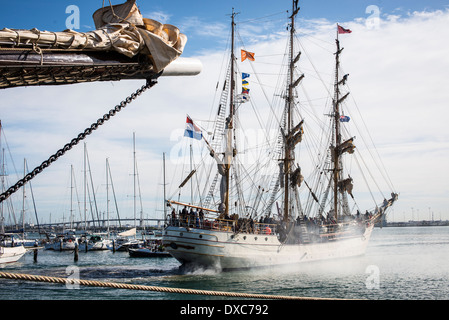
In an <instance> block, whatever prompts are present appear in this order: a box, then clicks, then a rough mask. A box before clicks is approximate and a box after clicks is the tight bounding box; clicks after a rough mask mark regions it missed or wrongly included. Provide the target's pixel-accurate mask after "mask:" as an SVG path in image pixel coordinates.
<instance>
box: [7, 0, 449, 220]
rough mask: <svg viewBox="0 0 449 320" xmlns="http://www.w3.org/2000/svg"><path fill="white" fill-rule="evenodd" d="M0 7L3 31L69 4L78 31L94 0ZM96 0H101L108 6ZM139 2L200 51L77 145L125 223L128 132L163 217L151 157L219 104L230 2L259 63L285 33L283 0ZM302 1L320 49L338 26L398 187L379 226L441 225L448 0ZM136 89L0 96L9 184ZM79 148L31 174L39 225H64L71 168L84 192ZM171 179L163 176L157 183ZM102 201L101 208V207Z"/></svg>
mask: <svg viewBox="0 0 449 320" xmlns="http://www.w3.org/2000/svg"><path fill="white" fill-rule="evenodd" d="M4 2H5V3H4V4H2V6H3V10H2V11H1V12H0V29H1V28H11V29H13V28H15V29H32V28H37V29H39V30H49V31H62V30H64V29H66V28H67V27H70V26H69V25H68V24H67V23H69V24H70V23H71V22H73V20H70V19H69V21H68V18H69V17H71V15H72V14H73V13H74V11H71V9H70V8H73V6H76V8H78V9H79V17H80V19H79V26H76V27H77V28H74V29H75V30H76V31H79V32H88V31H91V30H94V23H93V20H92V13H93V12H94V11H95V10H96V9H98V8H100V7H101V6H102V4H103V1H74V0H60V1H57V2H55V1H39V2H36V1H27V0H25V1H15V2H6V1H4ZM121 2H122V1H112V4H119V3H121ZM104 3H105V5H108V4H109V1H104ZM137 4H138V6H139V9H140V11H141V13H142V15H143V16H144V17H148V18H153V19H155V20H158V21H160V22H163V23H169V24H173V25H175V26H177V27H178V28H179V29H180V30H181V32H183V33H184V34H186V35H187V37H188V41H187V45H186V47H185V50H184V52H183V54H182V56H183V57H190V58H196V59H199V60H200V61H201V62H202V64H203V70H202V72H201V74H200V75H198V76H195V77H176V78H174V77H173V78H168V77H166V78H160V79H159V83H158V84H157V85H156V86H155V87H154V88H152V89H151V90H149V91H147V92H146V93H145V94H144V95H143V96H142V97H139V98H138V99H137V100H136V101H135V102H133V103H132V104H131V105H130V106H129V107H127V108H126V109H125V110H123V111H122V112H120V113H119V114H118V115H117V116H116V117H114V118H113V119H112V120H110V121H109V122H108V123H106V124H105V125H103V126H102V127H101V128H100V129H98V130H97V131H95V132H94V133H92V135H90V136H89V137H88V138H87V139H86V140H85V142H86V148H87V150H88V155H89V159H90V164H91V171H92V176H93V180H94V188H95V189H96V190H97V193H98V194H102V196H99V199H102V198H104V189H105V188H106V178H105V176H106V173H105V171H106V169H105V162H106V158H107V159H108V161H109V164H110V167H111V173H112V177H113V181H114V184H115V185H114V188H115V192H116V194H117V198H118V202H119V206H120V207H121V209H120V216H121V217H122V218H123V217H129V218H132V217H133V204H132V203H133V193H134V190H133V186H134V184H133V152H134V151H133V133H135V137H136V149H135V150H136V152H135V155H136V159H137V164H138V172H139V182H140V191H141V194H142V198H143V204H144V205H143V211H144V213H145V216H146V217H156V218H160V217H162V205H161V204H162V183H163V180H162V154H163V153H164V152H165V153H166V154H167V159H168V161H167V163H168V171H169V170H171V164H173V162H174V161H172V160H173V155H174V154H175V153H176V152H175V151H174V150H176V146H177V145H178V144H179V142H180V141H181V139H182V134H183V130H184V124H185V116H186V114H187V113H188V114H190V115H192V116H193V117H196V118H199V119H205V118H208V116H209V115H210V112H211V108H212V107H216V106H213V103H214V91H215V86H216V83H217V80H218V78H219V76H220V74H219V69H220V66H221V64H222V60H223V53H224V50H225V49H226V46H227V43H228V42H227V41H228V39H229V32H230V19H229V15H230V13H231V12H232V8H234V10H235V11H236V12H238V13H239V14H238V15H237V17H236V21H237V23H238V24H239V30H240V35H241V36H242V38H243V41H244V42H245V44H246V45H248V47H249V48H251V50H253V51H254V52H256V57H257V55H259V56H260V55H267V56H268V55H269V54H270V53H272V54H273V55H275V54H278V53H283V51H284V47H283V46H282V45H283V44H284V43H285V41H283V40H282V38H283V37H284V36H285V34H284V32H285V27H286V24H287V10H291V2H290V1H287V0H280V1H268V0H262V1H260V0H258V1H253V0H248V1H245V2H242V1H213V2H211V1H203V0H201V1H199V0H197V1H178V0H173V1H170V2H164V1H159V2H155V1H143V0H141V1H137ZM299 5H300V7H301V11H300V14H299V16H298V19H299V20H298V28H299V30H300V32H299V34H300V35H301V34H302V35H305V36H306V38H307V37H308V36H310V37H309V38H308V39H309V40H313V41H312V42H313V43H314V44H315V45H317V46H323V47H325V49H327V48H328V47H329V44H330V45H332V43H333V38H334V37H335V31H334V30H335V24H336V23H340V24H341V25H343V26H345V27H347V28H350V29H351V30H352V31H353V32H352V33H351V34H349V35H344V37H342V39H341V40H342V41H343V43H344V45H343V46H344V47H345V54H344V56H343V63H344V68H345V71H346V72H348V73H349V74H350V75H351V78H350V86H351V96H353V97H354V99H355V100H356V101H357V105H358V106H359V107H360V108H361V109H362V111H363V113H364V119H365V121H366V122H367V126H368V127H370V133H371V135H372V138H373V140H374V141H375V143H376V146H377V148H378V152H379V153H380V154H381V158H382V160H383V163H384V165H385V167H386V168H387V171H388V173H389V177H390V179H391V181H392V183H393V185H394V187H395V189H396V190H395V191H397V192H398V193H399V194H400V199H399V201H398V202H397V204H395V206H394V209H393V210H392V212H390V214H389V220H390V221H408V220H411V219H414V220H417V219H419V220H423V219H426V220H429V219H431V218H432V216H433V218H434V219H440V218H441V219H443V220H445V219H449V179H448V178H449V168H448V166H447V159H448V158H449V133H448V131H447V129H446V127H447V126H446V120H445V119H447V116H448V115H449V111H448V110H449V109H448V108H447V101H449V93H448V91H449V90H447V87H448V84H449V80H448V78H447V70H448V69H449V45H448V44H447V39H448V38H449V29H448V28H447V25H448V23H449V10H448V8H449V3H448V2H447V1H446V2H445V1H410V0H408V1H405V0H404V1H399V0H390V1H380V0H377V1H376V0H373V1H360V0H342V1H338V2H336V1H299ZM69 9H70V10H69ZM66 11H67V12H66ZM281 40H282V41H281ZM307 41H308V40H307ZM321 43H322V45H321ZM313 50H314V49H311V53H314V52H315V51H313ZM328 50H331V49H328ZM324 51H326V50H324ZM261 52H263V54H262V53H261ZM317 55H318V54H317ZM320 58H321V56H318V57H317V60H318V61H317V62H316V63H317V66H318V68H326V67H328V66H327V65H326V62H325V61H324V60H326V58H325V57H324V56H323V59H320ZM330 58H331V59H332V54H330ZM264 61H267V60H264ZM326 61H328V60H326ZM329 61H331V60H329ZM260 68H266V69H267V70H268V69H269V68H270V65H269V63H267V65H266V66H264V65H263V64H261V65H260ZM328 72H330V71H328ZM142 85H143V81H139V80H132V81H118V82H105V83H89V84H76V85H66V86H47V87H27V88H13V89H6V90H1V91H0V94H1V99H0V120H1V121H2V126H3V129H4V132H2V133H4V136H2V148H5V145H6V143H5V142H4V140H3V139H4V138H6V141H7V149H8V153H10V154H11V155H7V162H8V165H7V169H8V177H7V180H8V183H9V185H11V184H13V183H15V182H16V181H17V180H18V179H20V178H21V177H22V176H23V163H24V159H26V161H27V165H28V168H29V170H32V169H33V168H34V167H36V166H37V165H39V164H40V163H41V162H42V161H44V160H46V159H47V158H48V157H49V156H50V155H51V154H53V153H54V152H56V151H57V150H58V149H59V148H61V147H62V146H63V145H64V144H66V143H67V142H69V141H70V140H71V139H72V138H74V137H76V136H77V135H78V134H79V133H80V132H82V131H83V130H84V129H85V128H87V127H88V126H90V124H91V123H93V122H95V121H96V119H98V118H99V117H101V116H102V115H103V114H104V113H106V112H107V111H109V110H110V109H112V108H113V107H114V106H115V105H117V104H118V103H119V102H120V101H122V100H123V99H124V98H125V97H126V96H128V95H129V94H131V93H132V92H134V91H135V90H136V89H137V88H139V87H140V86H142ZM83 151H84V148H83V144H82V143H81V144H80V145H78V146H76V147H75V148H73V149H72V150H70V151H69V152H67V153H66V154H65V155H64V156H63V157H61V158H60V159H58V160H57V161H56V162H55V163H53V164H52V165H51V166H50V167H49V168H47V169H45V170H44V172H43V173H41V174H40V175H38V176H37V177H36V178H34V179H33V180H32V188H33V195H34V198H35V200H36V208H37V211H38V216H39V219H40V222H43V223H45V222H49V221H50V219H51V221H53V222H55V221H59V222H60V221H62V219H64V220H65V221H67V220H68V214H69V210H70V190H71V187H70V186H71V184H70V181H71V176H70V171H71V166H73V168H74V172H75V176H76V184H77V192H78V194H79V195H78V196H79V198H80V199H81V198H82V197H83V188H82V186H83V181H82V177H83V159H84V156H83ZM11 158H12V159H11ZM169 175H170V174H169ZM175 184H177V182H174V181H171V180H170V181H169V182H167V186H168V189H173V188H172V187H173V185H175ZM72 190H73V189H72ZM102 190H103V191H102ZM19 193H21V191H19V192H18V193H17V194H16V195H14V197H18V196H19ZM20 197H21V194H20ZM30 200H31V195H30V194H27V209H26V210H27V211H26V212H27V213H26V216H27V217H29V218H28V219H32V218H34V208H33V204H32V203H30ZM15 201H16V202H17V203H16V204H15V209H16V211H18V212H20V210H21V209H22V208H21V200H20V199H16V200H15ZM99 206H100V205H99ZM101 207H102V208H101V209H100V211H103V212H104V210H105V209H104V207H105V205H104V201H103V204H101ZM139 207H140V204H139ZM138 210H140V209H138ZM17 216H20V213H17ZM27 221H29V220H27ZM31 222H34V220H32V221H31Z"/></svg>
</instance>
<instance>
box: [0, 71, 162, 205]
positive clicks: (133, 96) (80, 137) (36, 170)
mask: <svg viewBox="0 0 449 320" xmlns="http://www.w3.org/2000/svg"><path fill="white" fill-rule="evenodd" d="M156 79H157V76H156V78H151V79H147V82H146V84H145V85H143V86H142V87H141V88H139V89H137V90H136V91H135V92H133V93H132V94H131V95H129V96H128V97H126V99H125V100H123V101H122V102H120V103H119V104H118V105H116V106H115V108H113V109H111V110H109V112H108V113H106V114H104V115H103V117H101V118H99V119H98V120H97V121H96V122H94V123H93V124H92V125H91V126H90V127H89V128H87V129H85V130H84V132H82V133H80V134H79V135H78V136H77V137H76V138H74V139H72V141H70V142H69V143H67V144H66V145H65V146H64V147H62V148H61V149H59V150H58V151H56V153H55V154H53V155H51V156H50V157H49V158H48V159H47V160H45V161H44V162H42V163H41V164H40V165H39V166H37V167H36V168H34V170H33V171H31V172H30V173H28V174H27V175H25V176H24V177H23V178H22V179H20V180H19V181H17V182H16V183H15V184H14V185H13V186H11V187H9V188H8V190H6V191H5V192H4V193H2V194H1V195H0V203H2V202H3V201H4V200H6V199H8V198H9V196H11V195H12V194H13V193H14V192H16V191H17V190H19V189H20V188H21V187H23V186H24V185H25V183H27V182H28V181H30V180H31V179H33V178H34V177H35V176H37V175H38V174H39V173H41V172H42V171H43V170H44V169H45V168H47V167H48V166H50V164H52V163H53V162H55V161H56V160H57V159H58V158H59V157H61V156H62V155H64V154H65V153H66V152H67V151H69V150H70V149H72V148H73V147H74V146H76V145H77V144H78V143H79V142H80V141H82V140H84V139H85V138H86V137H87V136H88V135H90V134H91V133H92V132H93V131H95V130H97V129H98V127H99V126H101V125H102V124H103V123H105V122H106V121H108V120H109V119H110V118H111V117H113V116H115V115H116V114H117V112H120V111H121V110H122V109H123V108H125V107H126V106H127V105H128V104H129V103H131V102H132V101H133V100H135V99H136V98H137V97H138V96H140V95H141V94H142V93H143V92H145V91H146V90H147V89H149V88H151V87H153V86H154V85H155V84H156V83H157V81H156Z"/></svg>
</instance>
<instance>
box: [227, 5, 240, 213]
mask: <svg viewBox="0 0 449 320" xmlns="http://www.w3.org/2000/svg"><path fill="white" fill-rule="evenodd" d="M237 14H238V13H236V12H234V8H232V14H231V30H232V31H231V85H230V104H229V117H228V118H227V119H226V151H225V155H224V167H225V177H226V181H225V182H226V185H225V190H226V193H225V199H224V203H225V214H226V215H228V214H229V190H230V171H231V163H232V158H233V156H234V154H235V152H234V149H233V144H232V141H233V139H232V137H233V134H232V131H233V128H234V113H235V99H234V95H235V79H234V78H235V75H234V74H235V54H234V38H235V35H234V34H235V22H234V18H235V16H236V15H237Z"/></svg>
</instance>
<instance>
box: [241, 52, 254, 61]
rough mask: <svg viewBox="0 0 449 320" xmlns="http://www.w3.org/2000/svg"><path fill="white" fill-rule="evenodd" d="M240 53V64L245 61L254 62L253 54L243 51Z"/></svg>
mask: <svg viewBox="0 0 449 320" xmlns="http://www.w3.org/2000/svg"><path fill="white" fill-rule="evenodd" d="M240 51H241V55H242V62H243V61H245V60H246V59H248V60H251V61H254V53H253V52H249V51H246V50H243V49H240Z"/></svg>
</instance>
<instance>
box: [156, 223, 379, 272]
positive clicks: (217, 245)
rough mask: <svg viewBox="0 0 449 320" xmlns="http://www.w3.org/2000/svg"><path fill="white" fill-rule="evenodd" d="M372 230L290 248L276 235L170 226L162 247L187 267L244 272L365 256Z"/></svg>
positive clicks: (164, 236) (371, 227)
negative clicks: (247, 269)
mask: <svg viewBox="0 0 449 320" xmlns="http://www.w3.org/2000/svg"><path fill="white" fill-rule="evenodd" d="M372 230H373V225H370V226H369V227H367V228H366V230H365V232H364V233H363V234H361V235H360V236H357V237H351V238H347V239H338V240H334V241H332V240H330V241H326V242H321V243H307V244H288V245H287V244H282V243H281V242H280V241H279V239H278V237H277V236H276V235H274V234H272V235H264V234H247V233H245V234H237V235H234V233H233V232H228V231H219V230H204V229H196V228H186V227H175V226H169V227H167V228H166V229H165V231H164V235H163V244H164V246H165V248H166V250H167V251H168V252H169V253H170V254H171V255H172V256H173V257H175V258H176V259H177V260H178V261H179V262H181V263H183V264H185V265H197V266H200V267H205V268H215V269H222V270H226V269H242V268H256V267H269V266H275V265H287V264H298V263H303V262H308V261H318V260H328V259H337V258H346V257H354V256H359V255H363V254H364V253H365V250H366V246H367V244H368V242H369V239H370V236H371V232H372Z"/></svg>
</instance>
